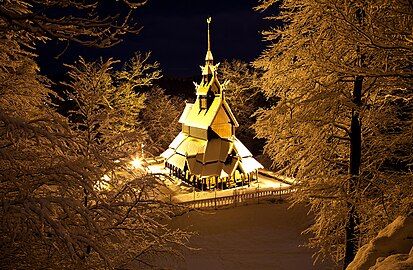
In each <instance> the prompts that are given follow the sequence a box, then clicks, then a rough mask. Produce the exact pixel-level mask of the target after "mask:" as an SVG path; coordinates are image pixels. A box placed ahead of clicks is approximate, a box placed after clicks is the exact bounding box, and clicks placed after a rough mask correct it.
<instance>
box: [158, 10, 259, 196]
mask: <svg viewBox="0 0 413 270" xmlns="http://www.w3.org/2000/svg"><path fill="white" fill-rule="evenodd" d="M210 23H211V18H208V19H207V24H208V32H207V33H208V35H207V40H208V47H207V52H206V55H205V65H204V66H201V71H202V80H201V82H200V84H195V87H196V96H197V97H196V100H195V102H194V103H187V104H186V106H185V109H184V111H183V113H182V115H181V117H180V118H179V123H181V124H182V131H181V132H180V133H179V134H178V135H177V136H176V138H175V139H174V140H173V141H172V143H171V144H170V145H169V148H168V149H167V150H166V151H165V152H163V153H162V154H161V156H162V157H163V158H165V167H167V168H169V170H170V173H171V174H172V175H174V176H176V177H178V178H180V179H182V180H183V181H185V182H188V183H189V184H191V185H194V186H197V187H198V188H200V189H210V188H221V189H224V188H231V187H236V186H237V185H244V184H247V183H249V182H250V181H252V180H255V179H256V178H257V172H258V169H259V168H263V166H262V165H261V164H260V163H259V162H258V161H256V160H255V159H254V158H253V156H252V154H251V152H250V151H249V150H248V149H247V148H246V147H245V146H244V145H243V144H242V143H241V142H240V141H239V140H238V139H237V138H236V137H235V129H236V128H237V127H238V126H239V125H238V122H237V120H236V118H235V116H234V114H233V113H232V111H231V108H230V107H229V105H228V103H227V102H226V100H225V83H224V84H223V85H221V84H220V82H219V80H218V74H217V69H218V67H219V63H218V64H216V65H214V58H213V56H212V51H211V39H210Z"/></svg>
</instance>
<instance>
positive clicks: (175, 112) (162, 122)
mask: <svg viewBox="0 0 413 270" xmlns="http://www.w3.org/2000/svg"><path fill="white" fill-rule="evenodd" d="M184 106H185V102H184V100H182V99H181V98H179V97H170V96H167V95H166V94H165V91H164V90H163V89H161V88H158V87H157V86H154V87H152V88H151V89H150V90H149V91H148V92H147V94H146V100H145V108H144V109H143V110H142V111H141V114H140V120H141V124H142V128H143V129H144V130H146V132H147V134H148V136H147V139H146V141H145V142H144V145H145V150H146V151H148V152H149V153H151V154H152V155H159V154H160V153H161V152H163V151H164V150H165V149H167V148H168V145H169V144H170V143H171V141H172V140H173V139H174V138H175V136H176V135H177V134H178V133H179V131H180V130H181V124H180V123H179V122H178V120H179V117H180V115H181V113H182V111H183V109H184Z"/></svg>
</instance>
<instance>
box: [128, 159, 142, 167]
mask: <svg viewBox="0 0 413 270" xmlns="http://www.w3.org/2000/svg"><path fill="white" fill-rule="evenodd" d="M130 165H131V167H132V169H143V166H142V165H143V162H142V159H141V158H140V157H135V158H133V159H132V161H131V162H130Z"/></svg>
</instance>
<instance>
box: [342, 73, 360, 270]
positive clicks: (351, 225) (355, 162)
mask: <svg viewBox="0 0 413 270" xmlns="http://www.w3.org/2000/svg"><path fill="white" fill-rule="evenodd" d="M362 89H363V76H356V78H355V80H354V89H353V103H354V104H355V105H356V106H357V109H353V111H352V116H351V130H350V168H349V172H350V180H349V183H348V190H347V195H348V196H349V197H354V196H352V194H354V193H355V192H356V189H357V185H358V181H359V176H360V164H361V122H360V113H359V108H360V107H361V94H362ZM347 207H348V214H347V215H348V216H347V221H346V242H345V245H346V250H345V256H344V264H343V269H346V268H347V266H348V265H349V264H350V263H351V262H352V261H353V259H354V257H355V256H356V252H357V246H358V235H359V232H358V229H357V223H358V215H357V211H356V207H355V205H354V201H353V202H351V201H347Z"/></svg>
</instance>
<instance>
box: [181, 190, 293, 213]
mask: <svg viewBox="0 0 413 270" xmlns="http://www.w3.org/2000/svg"><path fill="white" fill-rule="evenodd" d="M236 191H238V190H236ZM293 191H294V189H293V188H292V187H283V188H266V189H257V190H249V191H242V192H240V191H238V192H234V194H232V195H228V196H223V197H214V198H207V199H200V200H192V201H186V202H179V204H180V205H183V206H186V207H188V208H195V209H207V208H218V207H222V206H229V205H233V206H237V205H243V204H250V203H259V202H260V200H271V199H284V198H286V197H287V196H288V195H289V194H290V193H292V192H293Z"/></svg>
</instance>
